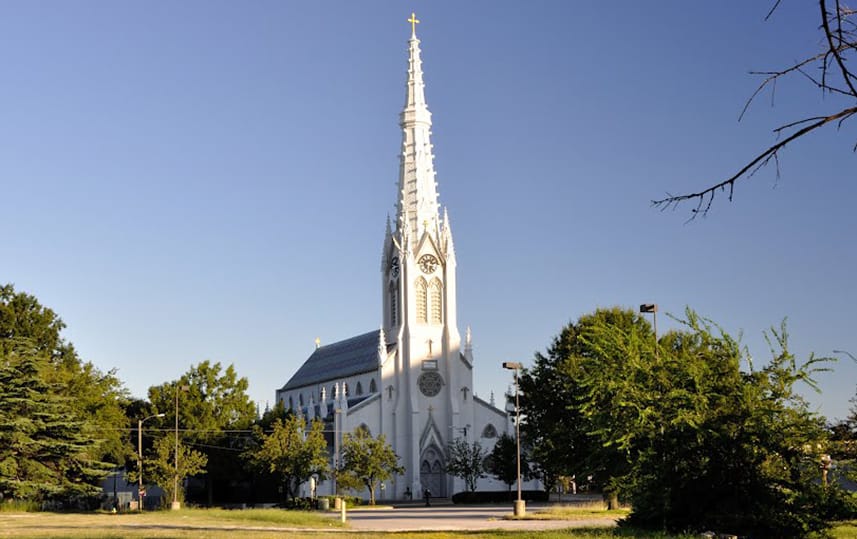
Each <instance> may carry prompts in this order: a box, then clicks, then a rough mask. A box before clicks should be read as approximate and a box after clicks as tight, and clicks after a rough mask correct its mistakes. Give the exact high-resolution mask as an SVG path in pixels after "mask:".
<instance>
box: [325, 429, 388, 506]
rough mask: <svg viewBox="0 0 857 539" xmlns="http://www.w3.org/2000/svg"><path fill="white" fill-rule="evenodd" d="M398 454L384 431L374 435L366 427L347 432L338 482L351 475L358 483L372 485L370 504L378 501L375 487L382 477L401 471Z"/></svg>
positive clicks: (346, 479)
mask: <svg viewBox="0 0 857 539" xmlns="http://www.w3.org/2000/svg"><path fill="white" fill-rule="evenodd" d="M404 471H405V469H404V468H403V467H401V466H399V457H398V456H396V453H394V452H393V448H392V447H391V446H390V444H388V443H387V440H386V439H385V437H384V435H383V434H381V435H379V436H378V437H377V438H373V437H372V435H371V434H370V433H369V431H368V430H367V429H365V428H358V429H357V430H355V431H354V432H353V433H346V434H345V436H344V437H343V440H342V468H341V470H340V472H341V473H337V482H339V481H341V480H343V479H345V481H346V483H348V482H349V481H348V478H347V477H343V476H351V478H353V479H354V480H355V481H356V482H358V484H361V485H362V486H365V487H366V488H367V489H369V504H370V505H375V489H376V487H377V486H378V483H379V482H381V481H387V480H388V479H390V478H392V477H393V475H394V474H402V473H404Z"/></svg>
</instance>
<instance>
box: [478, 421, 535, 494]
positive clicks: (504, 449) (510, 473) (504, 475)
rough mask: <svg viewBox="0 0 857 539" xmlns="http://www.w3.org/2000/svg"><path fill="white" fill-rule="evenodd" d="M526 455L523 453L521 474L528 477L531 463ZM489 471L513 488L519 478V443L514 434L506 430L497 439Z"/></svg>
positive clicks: (489, 463) (510, 488) (489, 460)
mask: <svg viewBox="0 0 857 539" xmlns="http://www.w3.org/2000/svg"><path fill="white" fill-rule="evenodd" d="M524 457H525V455H524V454H523V453H522V454H521V475H522V476H523V477H528V476H529V475H530V465H529V462H528V461H527V459H526V458H524ZM487 462H488V469H487V471H488V473H490V474H491V475H493V476H494V477H496V478H497V479H499V480H500V481H502V482H504V483H506V486H508V487H509V490H512V485H514V484H515V483H516V482H517V480H518V444H517V441H516V440H515V437H514V436H510V435H508V434H506V433H505V432H504V433H503V434H501V435H500V437H499V438H498V439H497V443H495V444H494V449H493V450H492V451H491V455H490V457H489V459H488V461H487Z"/></svg>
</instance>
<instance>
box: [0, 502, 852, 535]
mask: <svg viewBox="0 0 857 539" xmlns="http://www.w3.org/2000/svg"><path fill="white" fill-rule="evenodd" d="M557 510H558V513H557V514H558V515H559V516H560V518H562V519H567V518H568V519H571V520H574V519H577V518H580V519H584V518H592V514H591V513H590V514H586V513H585V512H586V511H590V512H592V511H595V509H585V508H557ZM605 513H606V512H605V511H603V510H602V511H601V512H600V515H604V514H605ZM612 513H613V512H611V513H610V514H612ZM622 515H624V513H616V516H622ZM333 516H335V515H333ZM296 528H300V529H296ZM832 535H833V537H835V538H836V539H857V521H852V522H847V523H840V524H839V525H838V526H837V527H835V528H834V529H833V530H832ZM236 536H240V537H241V539H245V538H250V539H268V538H270V539H273V538H275V537H276V538H278V539H281V538H283V537H290V538H291V537H295V538H298V539H307V538H315V539H318V538H323V537H335V538H337V539H351V538H355V539H356V538H359V539H368V538H370V537H382V536H384V537H386V536H390V537H392V536H395V537H397V538H410V539H449V538H455V537H466V538H468V539H491V538H494V537H500V538H508V539H567V538H572V539H608V538H620V537H636V538H640V539H683V538H687V539H690V538H691V537H697V536H694V535H667V534H661V533H649V532H639V531H634V530H627V529H622V528H597V529H596V528H589V529H586V528H577V529H564V530H550V531H498V530H492V531H478V532H466V531H462V532H404V533H381V532H375V531H367V532H359V531H353V530H348V529H347V528H343V527H342V526H341V524H340V523H339V521H338V520H336V519H335V518H331V516H325V515H322V514H320V513H311V512H303V511H284V510H279V509H247V510H235V511H228V510H221V509H183V510H181V511H156V512H147V513H142V514H140V513H123V514H116V515H114V514H108V513H75V514H64V513H14V512H8V513H0V537H16V538H17V537H32V538H48V537H49V538H72V539H76V538H94V539H114V538H115V539H122V538H148V537H153V538H198V537H201V538H210V539H236Z"/></svg>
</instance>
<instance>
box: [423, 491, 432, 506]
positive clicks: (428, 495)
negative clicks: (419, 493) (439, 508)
mask: <svg viewBox="0 0 857 539" xmlns="http://www.w3.org/2000/svg"><path fill="white" fill-rule="evenodd" d="M423 498H425V499H426V507H429V506H430V505H431V491H430V490H429V489H425V490H424V491H423Z"/></svg>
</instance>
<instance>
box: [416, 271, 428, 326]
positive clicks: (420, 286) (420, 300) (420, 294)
mask: <svg viewBox="0 0 857 539" xmlns="http://www.w3.org/2000/svg"><path fill="white" fill-rule="evenodd" d="M416 288H417V322H418V323H420V324H425V323H427V322H428V311H427V310H426V299H427V297H426V296H427V295H428V284H427V283H426V280H425V279H423V278H422V277H420V278H419V279H417V286H416Z"/></svg>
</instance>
